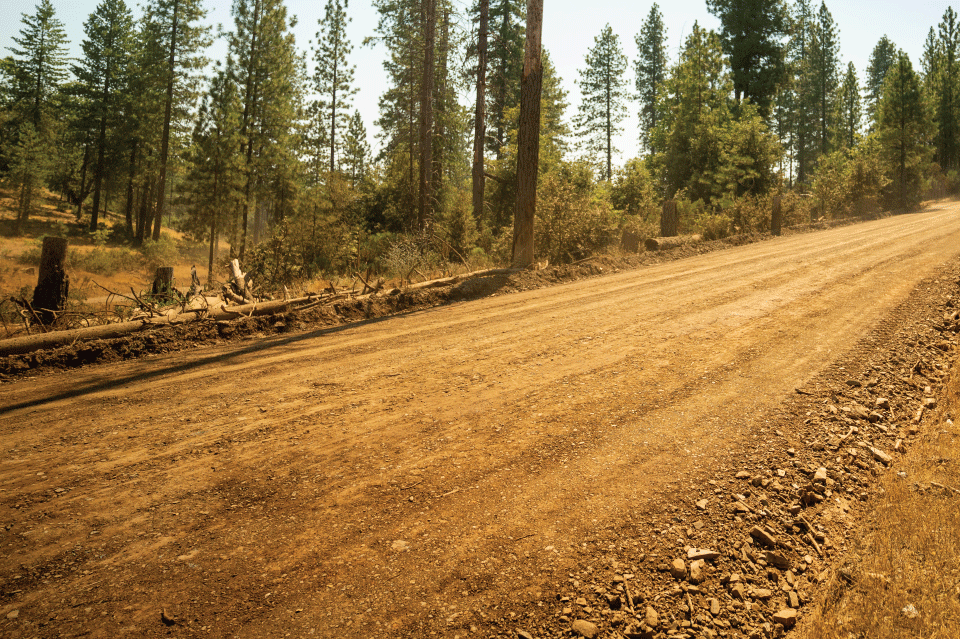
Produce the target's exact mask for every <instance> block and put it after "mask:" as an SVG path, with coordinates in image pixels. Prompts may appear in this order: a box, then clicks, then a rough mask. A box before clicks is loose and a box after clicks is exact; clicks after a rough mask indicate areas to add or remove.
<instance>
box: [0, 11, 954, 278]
mask: <svg viewBox="0 0 960 639" xmlns="http://www.w3.org/2000/svg"><path fill="white" fill-rule="evenodd" d="M373 2H374V6H375V8H376V10H377V12H378V15H379V20H378V24H377V26H376V29H375V31H374V32H373V33H371V34H370V35H369V37H367V38H365V39H364V41H363V42H362V43H357V44H359V45H360V46H374V45H376V46H381V47H382V48H383V50H384V51H385V52H386V57H385V60H384V63H383V65H384V70H385V71H386V75H387V78H388V82H387V86H386V87H384V89H383V91H382V93H381V94H380V96H379V117H378V118H377V120H376V128H377V131H376V136H377V138H378V140H379V142H380V144H379V147H380V151H379V153H378V154H377V155H376V156H373V155H372V153H371V148H370V145H369V141H368V133H367V131H366V129H365V126H364V123H363V120H362V118H361V117H360V115H359V113H358V112H357V111H356V110H355V109H354V108H353V99H354V97H355V96H356V94H357V91H358V90H359V87H357V86H356V83H355V81H354V66H353V64H352V63H351V54H352V52H353V47H354V43H352V42H350V40H349V38H348V36H347V25H348V23H349V20H350V16H349V5H348V0H327V2H326V6H325V8H324V14H323V17H322V18H321V19H320V21H319V23H318V25H317V34H316V40H315V42H314V43H313V45H312V46H310V47H309V50H302V49H301V48H300V47H299V45H298V43H297V42H296V41H295V39H294V35H293V28H294V26H295V25H296V17H295V16H292V15H289V14H288V11H287V9H286V7H285V5H284V3H283V1H282V0H234V3H233V7H232V21H233V23H232V25H230V26H229V28H226V29H224V28H220V29H218V30H217V31H216V32H214V31H213V30H212V28H211V27H209V26H206V23H205V17H206V13H205V9H204V7H203V5H202V2H201V0H148V2H146V4H145V5H144V6H143V8H142V10H141V12H140V15H139V16H135V15H134V14H133V11H132V10H131V9H130V7H128V6H127V5H126V3H125V2H124V0H102V2H101V3H100V4H99V5H98V6H97V8H96V10H95V11H94V12H93V13H92V14H91V15H90V16H89V18H88V19H87V21H86V23H85V24H84V39H83V41H82V43H81V50H82V55H80V56H79V57H78V58H77V59H75V60H71V59H69V58H68V56H67V50H68V47H69V43H68V42H67V39H66V35H65V31H64V28H63V24H62V22H61V21H60V20H59V19H58V18H57V16H56V12H55V10H54V8H53V6H52V4H51V3H50V0H41V1H40V3H39V4H38V5H37V7H36V10H35V12H34V13H33V14H30V15H27V14H24V15H23V17H22V26H21V29H20V33H19V35H18V36H17V37H15V38H14V39H13V44H12V46H10V47H9V50H10V52H11V53H12V55H11V56H9V57H6V58H4V59H3V60H2V61H0V176H2V177H3V179H4V180H5V182H6V183H7V184H8V186H9V187H10V188H11V189H12V191H13V193H14V194H15V202H16V224H17V228H21V227H22V225H23V224H24V223H25V222H26V221H27V220H28V219H29V217H30V215H31V212H32V211H33V210H34V208H35V206H36V200H37V197H38V192H39V189H41V188H49V189H51V190H53V191H54V192H56V193H59V194H61V196H62V198H63V199H64V200H65V201H66V202H67V203H69V205H70V206H72V207H74V210H75V213H76V218H77V221H78V223H81V224H83V225H85V226H86V228H88V229H89V232H91V233H101V234H103V233H111V234H113V235H115V236H117V237H118V238H121V239H123V240H125V241H129V242H131V243H133V244H135V245H139V244H142V243H144V242H145V241H148V240H151V239H152V240H157V239H159V238H160V233H161V229H162V228H163V227H164V226H174V227H176V228H178V229H179V230H182V231H184V232H186V233H188V234H189V235H190V236H191V237H193V238H195V239H196V240H198V241H204V242H206V243H207V244H208V245H209V251H210V252H209V260H210V266H211V272H212V271H213V267H214V266H215V262H216V260H217V259H218V257H217V256H218V255H219V254H220V243H221V241H225V242H226V243H227V244H229V247H230V251H231V254H232V255H233V256H236V257H239V258H241V259H243V260H244V261H245V262H249V263H251V264H253V265H254V268H255V269H259V270H260V271H261V272H262V273H264V274H267V275H268V276H269V277H270V278H273V279H276V280H277V281H279V280H288V279H293V278H297V277H309V276H315V275H319V274H330V273H337V272H344V271H348V270H351V269H358V268H360V267H362V266H363V267H365V266H373V267H375V268H386V266H387V265H388V263H390V262H391V260H393V261H394V262H396V261H397V260H398V259H399V258H398V255H400V254H401V253H403V254H405V255H408V258H405V259H406V263H410V262H411V259H412V260H413V261H414V262H416V260H425V261H430V260H434V261H436V262H440V261H470V262H474V263H475V262H481V261H483V260H489V261H501V262H502V261H508V260H509V259H510V258H511V256H512V254H513V253H514V252H515V250H516V246H515V243H516V241H517V240H516V237H515V235H514V232H513V231H514V230H515V229H514V220H515V215H516V213H517V210H518V206H521V207H526V209H527V210H529V212H530V213H531V214H532V215H533V216H535V217H534V222H535V223H534V234H535V246H536V254H537V255H538V256H543V257H546V258H548V259H550V260H552V261H569V260H575V259H579V258H581V257H584V256H586V255H588V254H589V253H591V252H593V251H596V250H601V249H603V248H604V247H606V246H608V245H610V244H612V243H615V242H617V241H618V240H619V238H620V237H621V235H622V234H623V232H624V231H631V232H634V233H641V234H642V233H655V230H654V229H655V220H656V218H657V216H658V211H659V207H660V203H661V202H662V201H664V200H666V199H674V200H677V201H678V202H679V206H680V208H681V210H682V211H683V219H684V220H686V221H685V223H684V224H685V228H687V229H693V230H699V231H701V232H704V233H706V234H708V235H713V236H720V235H724V234H729V233H733V232H737V231H738V230H739V231H749V230H759V229H760V228H761V227H762V226H763V223H764V222H763V216H764V211H765V210H766V209H765V207H766V206H767V203H768V201H769V198H771V197H772V196H774V195H777V196H783V197H786V198H787V201H788V203H789V204H790V206H791V207H793V209H792V210H794V209H795V210H796V211H797V213H796V215H797V216H802V217H806V216H808V215H809V216H811V217H818V216H826V217H830V216H837V215H853V214H860V215H862V214H866V213H869V212H871V211H875V210H878V209H879V208H880V207H889V208H893V209H897V210H906V209H909V208H911V207H913V206H916V204H917V203H918V202H919V200H920V198H921V197H922V196H923V194H925V193H930V192H934V193H938V194H945V193H947V192H952V191H956V190H957V189H958V187H960V178H958V169H960V123H958V119H960V99H958V96H957V95H956V89H955V85H956V79H957V77H958V75H960V60H958V48H960V29H958V25H957V21H956V14H955V13H954V11H953V9H952V8H948V9H947V11H946V12H945V14H944V16H943V19H942V21H941V22H940V24H938V25H936V27H932V28H931V29H930V33H929V35H928V37H927V41H926V43H925V48H924V54H923V58H922V59H921V60H920V61H919V67H920V68H919V69H915V68H914V65H913V63H912V62H911V60H910V59H909V57H908V56H907V55H906V54H905V53H904V52H903V51H902V50H900V49H899V48H898V47H897V46H896V45H895V44H894V43H893V42H891V41H890V40H889V38H887V37H886V36H884V37H882V38H880V40H879V41H878V43H877V45H876V47H875V48H874V50H873V52H872V54H871V56H870V62H869V67H868V68H867V69H866V74H865V78H866V79H865V83H864V84H863V86H861V84H860V76H859V75H858V72H857V70H856V69H855V68H854V66H853V64H852V63H848V64H847V65H845V66H844V65H843V63H842V61H841V56H840V46H839V40H840V32H839V29H838V27H837V26H836V24H835V23H834V22H833V18H832V16H831V14H830V11H829V9H828V7H827V5H826V3H825V2H821V3H820V5H819V6H816V5H814V4H813V3H812V2H811V0H796V1H795V2H793V3H792V4H791V3H787V2H784V1H783V0H707V8H708V10H709V11H710V12H711V13H713V14H714V15H716V16H717V17H718V18H719V20H720V25H721V26H720V29H719V31H717V32H715V31H711V30H707V29H704V28H702V27H700V26H699V25H698V24H694V25H693V28H692V29H691V31H690V33H689V34H687V35H686V37H685V38H684V40H683V43H682V46H681V47H680V51H679V55H678V56H677V59H675V60H671V59H670V56H669V55H668V50H667V46H666V42H667V27H666V25H665V24H664V21H663V16H662V13H661V12H660V9H659V7H658V6H657V5H656V4H653V5H652V6H651V7H650V9H649V12H648V13H647V14H646V16H645V17H642V18H641V19H640V20H639V21H638V29H637V30H636V33H635V35H634V41H635V44H636V49H637V56H636V58H635V59H634V60H633V61H631V60H629V59H628V57H627V55H626V54H625V53H624V51H623V48H622V45H621V42H620V38H619V36H618V35H617V34H616V33H615V32H614V30H613V29H612V28H611V27H610V26H609V25H607V26H606V27H605V28H604V29H603V30H602V31H601V33H600V34H599V35H598V36H597V37H596V39H595V42H594V46H592V47H591V48H590V49H589V50H588V51H587V52H586V53H585V57H584V64H583V67H582V68H581V69H580V71H579V78H578V81H577V85H578V87H579V89H580V94H581V95H580V99H579V103H578V105H577V109H576V113H575V115H574V116H573V118H572V119H571V120H570V121H568V120H567V119H566V117H565V111H566V109H567V108H568V106H569V102H568V100H569V99H570V98H569V96H568V95H567V93H566V91H564V89H563V88H562V87H561V82H560V78H559V77H558V75H557V71H556V69H555V68H554V66H553V65H552V63H551V61H550V56H549V52H547V51H545V50H542V49H541V48H540V45H539V39H538V38H539V36H537V40H536V44H535V46H536V49H537V50H539V51H540V55H539V56H532V57H531V54H530V52H528V53H527V61H526V63H527V64H528V65H529V64H531V60H533V58H536V64H535V65H534V66H533V67H530V68H535V69H536V74H535V75H536V76H537V77H536V78H535V80H536V83H537V84H538V87H539V88H538V93H539V95H540V99H539V113H538V114H537V115H536V122H534V123H533V125H532V126H534V127H536V128H534V129H532V130H533V131H534V133H533V137H532V138H531V137H530V135H531V134H529V133H526V134H522V133H521V126H520V122H521V119H522V118H521V113H520V112H521V87H522V86H525V85H524V82H527V81H528V79H529V78H528V74H527V73H526V72H525V70H524V65H525V52H524V46H525V42H526V41H527V36H528V34H527V32H526V29H527V19H528V17H529V16H528V10H529V8H528V5H525V4H523V3H522V2H521V1H520V0H475V1H474V3H473V4H472V6H471V7H470V8H469V11H467V12H466V14H465V15H461V14H460V13H459V11H460V5H458V4H454V3H453V2H451V1H450V0H373ZM529 6H532V7H534V9H535V10H537V11H542V5H538V4H537V3H536V2H531V4H530V5H529ZM538 7H539V8H538ZM217 39H219V40H222V41H224V42H225V43H226V51H227V53H226V55H225V57H224V58H223V59H220V60H216V61H211V60H209V59H208V57H207V56H208V51H209V50H210V46H211V45H212V43H213V42H214V40H217ZM528 44H529V43H528ZM534 53H535V52H534ZM628 69H629V70H632V72H633V82H630V80H629V79H628ZM468 94H469V95H470V96H471V99H470V104H469V106H468V105H465V104H463V103H462V100H461V96H464V95H468ZM531 95H532V94H531ZM630 109H635V110H636V112H637V113H638V114H639V119H640V128H639V130H638V131H637V133H636V134H637V136H638V141H639V143H640V148H641V149H642V155H641V156H640V157H638V158H633V159H630V160H627V161H626V162H625V163H624V164H623V165H622V166H617V165H616V163H615V159H616V158H617V157H618V153H619V152H618V150H617V149H616V148H615V147H614V141H615V139H616V138H617V137H618V135H619V134H620V133H622V131H623V125H624V121H625V119H626V115H627V113H628V112H629V110H630ZM533 112H534V110H530V111H529V113H533ZM530 130H531V129H530V128H529V126H528V128H527V131H530ZM537 131H538V132H539V133H538V134H537V133H536V132H537ZM522 135H527V138H525V140H526V141H525V142H523V143H520V142H519V140H520V138H521V137H522ZM531 148H532V149H534V154H535V156H536V158H535V159H536V165H537V169H536V171H535V175H534V176H527V181H528V182H530V184H531V185H535V187H536V202H535V205H534V202H533V201H532V200H530V199H529V198H528V199H526V200H524V198H523V197H521V198H520V200H518V186H519V185H521V184H522V183H523V179H524V178H523V175H522V174H523V169H522V168H521V169H520V171H519V173H520V174H521V175H520V177H518V163H519V164H522V165H523V166H527V165H528V164H524V162H528V160H524V159H522V158H523V150H524V149H526V150H527V152H528V153H529V150H530V149H531ZM791 198H792V199H791ZM518 202H523V204H519V203H518ZM108 210H109V211H111V212H112V213H113V214H115V215H118V221H117V223H115V224H113V225H112V226H110V227H109V228H108V226H107V225H105V223H104V215H105V212H106V211H108ZM767 215H768V213H767ZM408 245H412V246H414V247H415V250H414V251H412V252H411V251H409V250H407V248H409V246H408ZM404 251H406V252H405V253H404ZM411 254H415V255H417V256H419V257H416V258H409V255H411ZM531 255H532V253H531ZM530 259H532V257H530V256H528V257H527V258H526V261H529V260H530Z"/></svg>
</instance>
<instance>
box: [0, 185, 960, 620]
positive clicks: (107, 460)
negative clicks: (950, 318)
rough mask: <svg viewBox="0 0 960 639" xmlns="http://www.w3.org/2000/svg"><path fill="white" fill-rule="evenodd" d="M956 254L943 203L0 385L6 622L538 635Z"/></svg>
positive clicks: (957, 216)
mask: <svg viewBox="0 0 960 639" xmlns="http://www.w3.org/2000/svg"><path fill="white" fill-rule="evenodd" d="M958 254H960V207H958V206H957V205H955V204H952V203H951V204H943V205H938V206H936V207H934V208H932V209H930V210H927V211H926V212H924V213H921V214H915V215H907V216H900V217H894V218H889V219H885V220H880V221H876V222H870V223H864V224H858V225H854V226H849V227H845V228H840V229H834V230H830V231H823V232H818V233H812V234H805V235H796V236H791V237H784V238H778V239H774V240H771V241H766V242H761V243H758V244H753V245H749V246H744V247H738V248H732V249H729V250H724V251H717V252H714V253H710V254H706V255H703V256H700V257H696V258H690V259H686V260H681V261H677V262H672V263H667V264H662V265H659V266H655V267H649V268H641V269H638V270H634V271H629V272H620V273H614V274H610V275H607V276H604V277H599V278H594V279H590V280H586V281H580V282H576V283H573V284H567V285H561V286H555V287H551V288H546V289H540V290H535V291H527V292H524V293H517V294H511V295H498V296H493V297H489V298H485V299H482V300H479V301H474V302H468V303H463V304H455V305H451V306H445V307H438V308H435V309H433V310H429V311H423V312H416V313H411V314H409V315H405V316H399V317H393V318H388V319H382V320H374V321H369V322H365V323H360V324H355V325H351V326H346V327H339V328H335V329H324V330H317V331H313V332H305V333H299V334H295V335H284V336H279V337H271V338H267V339H255V340H252V341H249V342H247V343H246V344H241V345H236V344H233V345H229V346H226V347H208V348H202V349H197V350H193V351H184V352H178V353H175V354H171V355H164V356H157V357H150V358H145V359H141V360H137V361H130V362H125V363H121V364H115V365H110V366H106V365H101V366H94V367H89V368H84V369H80V370H76V371H71V372H64V373H53V374H48V375H43V376H40V377H37V378H34V379H25V380H21V381H18V382H15V383H10V384H6V385H4V386H0V447H2V450H3V457H2V459H0V513H2V514H0V525H2V526H3V529H0V544H2V548H3V552H2V554H0V582H2V589H3V591H2V599H0V603H2V607H0V632H2V633H3V634H4V636H11V637H14V636H23V637H33V636H40V637H56V636H80V635H83V636H88V637H115V636H123V635H126V636H144V637H149V636H206V637H226V636H237V637H261V636H262V637H266V636H271V637H283V636H291V637H304V636H311V635H313V636H337V637H345V636H362V637H379V636H430V635H436V636H446V637H454V636H460V637H465V636H468V635H470V634H473V636H477V635H478V634H479V635H483V634H489V630H485V628H486V626H485V625H484V624H485V622H486V620H488V619H493V618H497V619H503V618H506V619H516V620H517V622H518V625H519V624H520V622H521V621H522V620H524V619H528V618H533V617H535V616H536V615H537V614H538V609H542V608H543V607H544V601H546V600H549V599H550V598H552V597H553V595H554V593H556V592H558V589H559V586H558V584H560V583H562V582H566V581H567V578H568V574H569V573H570V571H571V570H572V569H573V568H574V567H575V566H576V565H577V564H578V562H582V561H583V553H582V549H583V548H587V547H588V546H589V545H590V544H591V543H593V544H595V543H596V541H597V540H598V539H607V538H608V535H607V534H606V532H609V531H611V530H615V531H616V532H617V534H618V535H620V537H621V538H622V539H627V540H629V538H630V535H631V531H632V528H631V526H634V525H639V524H634V522H639V521H641V520H642V519H643V517H644V516H645V515H650V514H656V513H662V512H669V510H670V508H671V505H672V504H673V503H675V500H676V499H678V498H679V496H681V495H683V494H684V493H686V492H689V491H691V490H694V489H696V488H697V487H698V486H702V485H703V483H704V482H706V481H707V480H708V479H710V478H712V477H716V476H717V474H718V473H720V472H721V471H723V472H725V471H727V470H728V469H729V468H733V467H735V466H736V463H737V459H738V455H741V454H742V451H743V450H744V449H745V448H746V447H747V446H752V447H755V446H756V444H757V442H758V441H762V440H763V437H764V434H765V433H766V428H767V426H766V424H767V423H768V420H769V419H770V418H771V416H772V415H774V414H775V413H776V412H777V411H778V410H780V408H781V407H782V406H783V402H784V401H785V399H786V398H787V397H788V396H790V395H791V394H792V393H793V390H794V388H796V387H799V386H802V385H803V384H804V383H805V382H807V381H808V380H810V379H812V378H813V377H814V376H815V375H817V373H819V372H820V371H822V370H823V369H824V368H825V367H826V366H828V365H829V364H831V363H832V362H834V361H835V360H836V359H837V358H838V357H840V356H841V355H842V354H843V353H844V352H845V351H846V350H847V349H848V348H849V347H850V346H851V345H852V344H853V343H854V342H856V341H857V340H858V339H859V338H861V337H862V336H863V335H865V334H866V333H867V332H869V331H870V330H871V328H872V327H874V326H875V325H876V324H877V323H878V322H879V321H880V320H882V319H883V318H884V316H885V314H887V313H889V311H890V310H891V309H893V308H894V307H895V306H896V305H897V304H899V303H900V302H902V301H903V300H904V299H905V298H906V297H907V296H908V295H909V293H910V292H911V291H912V290H913V289H914V288H915V287H916V286H917V285H918V283H920V282H921V281H922V280H923V279H924V278H928V277H930V276H931V274H932V273H933V272H934V271H935V270H936V268H937V267H938V266H940V265H941V264H943V263H944V262H946V261H948V260H952V259H955V258H956V256H957V255H958ZM801 444H802V442H798V445H801ZM605 531H606V532H605ZM604 543H605V542H604ZM634 545H636V544H634ZM603 550H604V549H603V548H598V549H597V552H598V553H601V552H602V551H603ZM164 609H165V610H166V614H167V617H168V618H169V619H170V623H171V624H172V625H167V624H165V623H163V621H162V620H161V610H164ZM471 626H474V630H473V631H472V632H471Z"/></svg>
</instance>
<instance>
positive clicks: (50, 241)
mask: <svg viewBox="0 0 960 639" xmlns="http://www.w3.org/2000/svg"><path fill="white" fill-rule="evenodd" d="M66 259H67V240H66V239H65V238H62V237H45V238H43V248H42V249H41V251H40V275H39V276H38V277H37V287H36V288H35V289H33V309H34V310H35V311H36V313H37V319H39V320H40V322H41V323H42V324H44V325H48V324H52V323H53V322H54V320H56V319H57V313H60V312H61V311H63V309H65V308H66V307H67V294H68V293H69V291H70V277H69V276H68V275H67V273H66V271H65V270H64V268H63V264H64V262H65V261H66Z"/></svg>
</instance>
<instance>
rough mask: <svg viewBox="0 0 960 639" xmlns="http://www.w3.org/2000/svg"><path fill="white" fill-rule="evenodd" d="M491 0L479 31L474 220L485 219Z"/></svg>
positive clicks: (484, 1)
mask: <svg viewBox="0 0 960 639" xmlns="http://www.w3.org/2000/svg"><path fill="white" fill-rule="evenodd" d="M489 20H490V0H480V27H479V32H478V33H477V106H476V109H475V110H474V131H473V220H474V222H475V223H476V224H477V225H479V224H480V220H481V219H483V192H484V190H485V188H486V181H485V179H484V177H485V175H484V171H483V144H484V138H486V135H487V29H488V26H489Z"/></svg>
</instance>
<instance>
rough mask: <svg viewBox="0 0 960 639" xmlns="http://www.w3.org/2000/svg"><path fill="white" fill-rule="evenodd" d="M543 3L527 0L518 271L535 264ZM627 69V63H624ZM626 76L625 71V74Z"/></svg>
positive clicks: (513, 252) (519, 153) (515, 240)
mask: <svg viewBox="0 0 960 639" xmlns="http://www.w3.org/2000/svg"><path fill="white" fill-rule="evenodd" d="M542 28H543V0H527V28H526V37H525V41H524V48H523V74H522V75H521V77H520V118H519V123H518V127H517V208H516V213H515V214H514V217H513V247H512V250H511V257H510V262H511V263H512V264H513V266H515V267H518V268H526V267H528V266H530V265H531V264H533V256H534V246H533V238H534V228H533V225H534V220H535V219H536V213H537V178H538V177H539V171H538V165H539V162H540V105H541V92H542V89H543V65H542V63H541V56H542V54H543V47H542V46H541V32H542ZM623 64H624V66H626V61H624V63H623ZM621 73H622V72H621Z"/></svg>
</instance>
